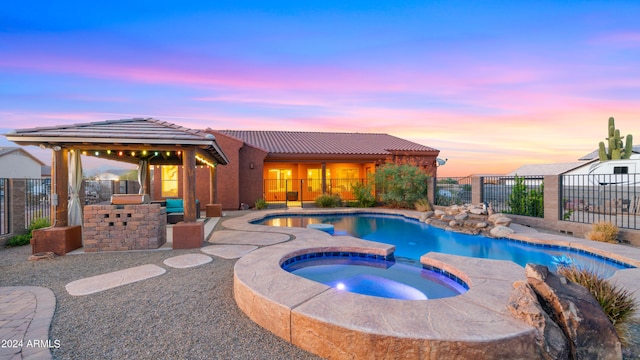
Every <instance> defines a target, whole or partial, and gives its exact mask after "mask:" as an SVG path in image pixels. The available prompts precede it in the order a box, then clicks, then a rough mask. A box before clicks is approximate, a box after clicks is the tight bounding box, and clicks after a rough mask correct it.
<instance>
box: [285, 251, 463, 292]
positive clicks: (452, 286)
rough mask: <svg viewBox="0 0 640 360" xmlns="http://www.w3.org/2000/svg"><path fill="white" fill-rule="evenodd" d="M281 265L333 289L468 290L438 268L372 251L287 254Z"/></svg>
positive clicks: (363, 290) (364, 290)
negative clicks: (398, 259)
mask: <svg viewBox="0 0 640 360" xmlns="http://www.w3.org/2000/svg"><path fill="white" fill-rule="evenodd" d="M281 266H282V268H283V269H284V270H286V271H288V272H290V273H293V274H296V275H298V276H301V277H304V278H306V279H309V280H314V281H317V282H319V283H322V284H325V285H328V286H331V287H332V288H335V289H337V290H341V291H349V292H353V293H357V294H362V295H369V296H377V297H383V298H390V299H400V300H427V299H440V298H445V297H450V296H456V295H460V294H462V293H464V292H466V291H467V290H468V289H469V287H468V285H467V284H466V283H465V282H464V281H462V280H461V279H460V278H458V277H457V276H455V275H453V274H450V273H448V272H446V271H444V270H442V269H437V268H432V269H424V268H422V267H418V266H413V265H409V264H406V263H401V262H398V261H396V260H394V259H393V258H392V257H391V258H385V257H383V256H380V255H375V254H365V253H355V252H344V251H333V252H316V253H310V254H303V255H298V256H295V257H291V258H289V259H287V260H285V261H284V262H283V263H282V264H281Z"/></svg>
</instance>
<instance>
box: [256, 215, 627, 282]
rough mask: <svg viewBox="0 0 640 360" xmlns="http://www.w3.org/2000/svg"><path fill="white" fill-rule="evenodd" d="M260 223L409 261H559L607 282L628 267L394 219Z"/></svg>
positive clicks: (329, 217) (299, 219)
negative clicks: (318, 233)
mask: <svg viewBox="0 0 640 360" xmlns="http://www.w3.org/2000/svg"><path fill="white" fill-rule="evenodd" d="M259 223H260V224H263V225H271V226H288V227H306V226H307V225H308V224H314V223H326V224H332V225H333V226H334V228H335V234H336V235H340V234H342V235H351V236H354V237H358V238H361V239H366V240H371V241H377V242H382V243H386V244H391V245H395V247H396V250H395V256H396V257H406V258H409V259H414V260H419V259H420V257H421V256H422V255H424V254H426V253H428V252H432V251H435V252H440V253H445V254H453V255H461V256H468V257H476V258H488V259H497V260H510V261H513V262H515V263H516V264H518V265H520V266H523V267H524V266H525V265H526V264H528V263H534V264H541V265H546V266H548V267H549V269H551V270H552V271H555V270H556V269H557V266H558V262H565V263H566V262H567V261H568V262H569V263H572V264H573V265H576V266H579V267H583V268H587V269H590V270H592V271H595V272H597V273H598V274H600V275H601V276H603V277H610V276H611V275H613V274H614V273H615V272H616V271H617V270H619V269H624V268H630V267H632V266H630V265H627V264H623V263H620V262H617V261H614V260H611V259H606V258H604V257H601V256H597V255H594V254H591V253H588V252H584V251H577V250H574V249H570V248H568V247H560V246H550V245H537V244H531V243H526V242H519V241H514V240H507V239H493V238H488V237H484V236H480V235H467V234H461V233H456V232H453V231H446V230H443V229H440V228H436V227H433V226H430V225H428V224H425V223H422V222H419V221H417V220H415V219H409V218H406V217H404V216H397V215H380V214H353V215H351V214H339V215H322V216H320V215H294V216H292V215H286V216H274V217H267V218H265V219H263V220H261V221H260V222H259Z"/></svg>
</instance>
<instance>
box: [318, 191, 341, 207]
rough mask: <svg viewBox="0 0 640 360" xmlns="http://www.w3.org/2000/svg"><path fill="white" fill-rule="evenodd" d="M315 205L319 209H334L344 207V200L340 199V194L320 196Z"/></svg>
mask: <svg viewBox="0 0 640 360" xmlns="http://www.w3.org/2000/svg"><path fill="white" fill-rule="evenodd" d="M315 203H316V206H317V207H321V208H333V207H338V206H340V205H342V199H340V195H338V194H335V195H331V194H323V195H320V196H318V198H317V199H316V201H315Z"/></svg>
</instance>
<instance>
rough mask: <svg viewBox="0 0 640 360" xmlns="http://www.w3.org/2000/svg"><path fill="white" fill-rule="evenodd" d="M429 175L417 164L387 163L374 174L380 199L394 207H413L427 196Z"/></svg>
mask: <svg viewBox="0 0 640 360" xmlns="http://www.w3.org/2000/svg"><path fill="white" fill-rule="evenodd" d="M428 179H429V175H427V174H426V173H425V172H424V171H422V169H420V168H419V167H417V166H413V165H408V164H402V165H397V164H385V165H383V166H381V167H380V168H378V169H377V170H376V172H375V174H374V180H375V186H376V189H377V190H378V193H379V194H380V199H381V200H382V201H383V202H385V203H386V204H387V205H389V206H392V207H401V208H413V206H414V204H415V202H416V201H418V199H422V198H425V197H426V196H427V180H428Z"/></svg>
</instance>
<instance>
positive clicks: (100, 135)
mask: <svg viewBox="0 0 640 360" xmlns="http://www.w3.org/2000/svg"><path fill="white" fill-rule="evenodd" d="M5 136H6V137H7V139H9V140H11V141H13V142H15V143H17V144H20V145H41V146H47V147H54V146H61V147H67V148H70V149H82V150H89V151H93V150H104V149H107V148H111V149H114V150H116V149H118V150H123V149H124V150H127V151H129V150H148V151H149V155H146V154H145V155H144V156H147V157H148V158H149V159H150V160H151V161H152V164H154V163H155V164H170V163H179V159H177V158H175V159H171V158H169V157H168V156H165V155H164V154H162V153H159V155H157V156H155V157H154V156H153V155H152V154H153V152H154V151H165V150H175V149H180V148H187V147H195V148H196V151H197V152H198V153H199V155H200V156H204V157H206V158H210V159H213V160H215V161H216V162H217V163H219V164H223V165H224V164H227V163H228V162H229V160H228V158H227V157H226V155H225V154H224V153H223V152H222V150H221V149H220V147H219V146H218V144H217V143H216V141H215V136H213V135H212V134H209V133H206V132H204V131H201V130H192V129H188V128H185V127H182V126H179V125H175V124H171V123H168V122H166V121H160V120H157V119H153V118H133V119H122V120H107V121H98V122H89V123H81V124H73V125H60V126H51V127H38V128H31V129H19V130H15V131H13V132H11V133H8V134H5ZM87 155H89V156H93V154H92V153H91V152H88V153H87ZM100 157H106V158H110V159H113V160H119V161H127V162H137V160H139V159H140V158H142V157H143V155H142V153H141V152H140V153H139V154H138V155H136V156H126V157H118V156H117V155H116V153H114V154H109V155H107V154H106V153H100Z"/></svg>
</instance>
